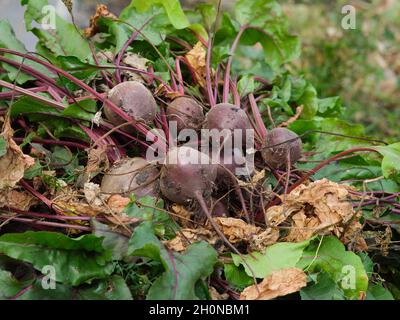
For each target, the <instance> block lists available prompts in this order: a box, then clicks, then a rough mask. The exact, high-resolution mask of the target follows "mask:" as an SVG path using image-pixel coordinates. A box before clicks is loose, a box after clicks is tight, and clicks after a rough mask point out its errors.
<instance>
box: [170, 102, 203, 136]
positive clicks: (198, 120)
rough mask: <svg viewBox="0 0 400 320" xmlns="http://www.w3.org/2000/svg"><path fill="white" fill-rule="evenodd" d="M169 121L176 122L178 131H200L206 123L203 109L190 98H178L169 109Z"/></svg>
mask: <svg viewBox="0 0 400 320" xmlns="http://www.w3.org/2000/svg"><path fill="white" fill-rule="evenodd" d="M166 115H167V118H168V121H170V122H171V121H176V123H177V129H178V131H181V130H183V129H195V130H197V129H200V128H201V126H202V124H203V122H204V112H203V107H202V106H201V105H200V104H199V103H198V102H197V101H196V100H194V99H192V98H189V97H178V98H176V99H175V100H173V101H172V102H171V103H170V104H169V105H168V107H167V110H166Z"/></svg>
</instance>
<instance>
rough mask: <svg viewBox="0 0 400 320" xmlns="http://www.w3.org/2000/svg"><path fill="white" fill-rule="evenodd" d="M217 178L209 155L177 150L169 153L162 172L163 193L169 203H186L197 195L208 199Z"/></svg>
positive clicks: (183, 148) (185, 148)
mask: <svg viewBox="0 0 400 320" xmlns="http://www.w3.org/2000/svg"><path fill="white" fill-rule="evenodd" d="M190 162H191V163H190ZM216 177H217V167H216V165H214V164H211V159H210V158H209V157H208V156H207V155H206V154H204V153H202V152H199V151H197V150H195V149H192V148H189V147H178V148H174V149H172V150H170V151H169V152H168V154H167V157H166V159H165V164H164V166H163V168H162V169H161V177H160V190H161V192H162V194H163V195H164V196H165V197H166V198H168V199H169V200H171V201H174V202H176V203H181V204H187V203H188V202H190V201H191V200H194V199H196V197H197V196H198V195H200V196H201V197H206V198H208V197H209V196H210V195H211V192H212V189H213V186H214V181H215V179H216Z"/></svg>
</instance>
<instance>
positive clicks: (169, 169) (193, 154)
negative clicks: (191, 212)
mask: <svg viewBox="0 0 400 320" xmlns="http://www.w3.org/2000/svg"><path fill="white" fill-rule="evenodd" d="M194 162H196V163H194ZM216 177H217V168H216V165H215V164H212V163H211V159H210V158H209V157H208V156H207V155H206V154H204V153H202V152H199V151H197V150H195V149H192V148H189V147H184V146H183V147H178V148H174V149H172V150H170V151H169V152H168V154H167V157H166V160H165V164H164V166H163V168H162V169H161V177H160V190H161V192H162V194H163V195H164V197H166V198H168V199H169V200H171V201H174V202H177V203H181V204H187V203H189V202H190V201H192V200H196V201H197V202H198V203H199V205H200V207H201V209H202V210H203V212H204V213H205V215H206V216H207V218H208V221H209V222H210V224H211V225H212V227H213V228H214V230H215V232H216V233H217V234H218V235H219V236H220V237H221V239H222V240H223V241H224V242H225V243H226V244H227V245H228V246H229V247H230V248H231V249H232V250H233V251H234V252H235V253H236V254H238V255H239V256H240V257H241V258H242V259H243V261H244V263H245V264H246V266H247V267H248V268H249V269H250V270H251V272H252V273H253V274H254V272H253V271H252V269H251V267H250V266H249V265H248V264H247V262H246V261H245V260H244V258H243V256H242V254H241V253H240V252H239V251H238V250H237V249H236V248H235V247H234V246H233V245H232V244H231V243H230V242H229V240H228V239H227V238H226V236H225V235H224V233H223V232H222V231H221V229H220V228H219V227H218V225H217V223H216V222H215V221H214V219H213V217H212V215H211V212H210V210H209V208H208V207H207V204H206V201H205V200H204V198H207V199H209V198H210V196H211V192H212V189H213V186H214V181H215V179H216Z"/></svg>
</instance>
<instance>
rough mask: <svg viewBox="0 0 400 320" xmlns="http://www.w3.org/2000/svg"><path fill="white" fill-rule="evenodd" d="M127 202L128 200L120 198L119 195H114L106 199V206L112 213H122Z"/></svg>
mask: <svg viewBox="0 0 400 320" xmlns="http://www.w3.org/2000/svg"><path fill="white" fill-rule="evenodd" d="M129 202H130V199H129V198H125V197H122V196H121V195H119V194H114V195H112V196H111V197H109V198H108V201H107V205H108V207H109V208H110V209H111V210H112V211H113V212H115V213H122V211H124V209H125V207H126V205H127V204H128V203H129Z"/></svg>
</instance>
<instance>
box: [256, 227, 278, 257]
mask: <svg viewBox="0 0 400 320" xmlns="http://www.w3.org/2000/svg"><path fill="white" fill-rule="evenodd" d="M278 239H279V229H278V228H267V229H265V230H263V231H261V232H259V233H257V234H253V235H252V236H251V237H250V239H249V245H250V248H251V249H252V250H253V251H259V252H263V251H264V250H265V248H267V247H268V246H270V245H272V244H274V243H276V242H277V241H278Z"/></svg>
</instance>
